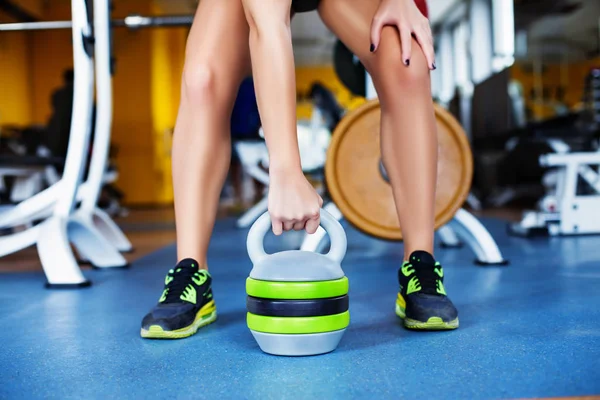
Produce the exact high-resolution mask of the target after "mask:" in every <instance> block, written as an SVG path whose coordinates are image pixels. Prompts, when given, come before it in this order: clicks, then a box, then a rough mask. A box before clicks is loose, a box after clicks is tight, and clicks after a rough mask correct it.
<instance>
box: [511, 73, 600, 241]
mask: <svg viewBox="0 0 600 400" xmlns="http://www.w3.org/2000/svg"><path fill="white" fill-rule="evenodd" d="M585 92H586V96H585V97H586V98H585V100H586V101H585V103H586V105H587V111H586V112H584V113H583V114H582V125H583V129H585V130H587V131H588V132H590V133H591V135H590V136H591V137H592V140H591V143H590V147H591V151H578V152H571V148H570V147H569V146H568V144H566V143H564V142H562V141H559V140H554V141H553V142H552V143H554V144H553V150H554V152H553V153H549V154H544V155H541V156H540V157H539V163H540V166H542V167H544V168H550V170H549V171H548V172H547V173H546V174H545V175H544V178H543V181H544V184H545V187H546V189H547V193H546V195H545V196H544V197H542V199H541V200H540V201H539V202H538V207H537V210H530V211H526V212H525V213H524V214H523V218H522V219H521V221H520V222H518V223H513V224H509V225H508V231H509V233H511V234H513V235H516V236H524V237H530V236H536V235H550V236H562V235H585V234H600V212H599V211H598V210H600V147H599V146H598V133H599V132H600V129H599V128H600V69H598V68H594V69H592V70H591V71H590V74H589V75H588V78H587V80H586V91H585Z"/></svg>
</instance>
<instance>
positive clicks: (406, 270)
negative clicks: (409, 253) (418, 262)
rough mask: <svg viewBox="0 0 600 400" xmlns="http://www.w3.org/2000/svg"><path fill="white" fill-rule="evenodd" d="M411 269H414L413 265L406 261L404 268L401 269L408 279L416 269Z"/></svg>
mask: <svg viewBox="0 0 600 400" xmlns="http://www.w3.org/2000/svg"><path fill="white" fill-rule="evenodd" d="M411 268H412V264H411V263H409V262H408V261H405V262H404V263H403V264H402V268H401V269H402V274H403V275H404V276H406V277H407V278H408V277H409V276H410V275H411V274H412V273H413V272H415V270H414V268H412V269H411Z"/></svg>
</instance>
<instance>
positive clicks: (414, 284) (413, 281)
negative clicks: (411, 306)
mask: <svg viewBox="0 0 600 400" xmlns="http://www.w3.org/2000/svg"><path fill="white" fill-rule="evenodd" d="M420 290H421V283H420V282H419V279H417V277H416V276H413V277H412V278H410V281H408V287H407V288H406V294H407V295H408V294H411V293H414V292H418V291H420Z"/></svg>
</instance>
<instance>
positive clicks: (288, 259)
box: [246, 210, 350, 356]
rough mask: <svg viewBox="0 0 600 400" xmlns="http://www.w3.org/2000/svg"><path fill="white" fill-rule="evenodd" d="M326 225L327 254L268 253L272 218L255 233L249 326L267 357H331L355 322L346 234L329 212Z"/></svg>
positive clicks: (251, 247)
mask: <svg viewBox="0 0 600 400" xmlns="http://www.w3.org/2000/svg"><path fill="white" fill-rule="evenodd" d="M321 224H322V225H323V227H324V228H325V230H326V232H328V233H329V237H330V238H331V247H330V250H329V252H328V253H327V254H325V255H323V254H318V253H314V252H307V251H301V250H288V251H282V252H279V253H274V254H267V253H266V252H265V250H264V247H263V239H264V237H265V235H266V233H267V232H268V231H269V229H270V228H271V219H270V217H269V214H268V213H264V214H263V215H262V216H261V217H260V218H258V220H256V222H255V223H254V224H253V225H252V227H251V228H250V231H249V233H248V240H247V247H248V255H249V256H250V259H251V260H252V264H253V267H252V271H251V272H250V277H249V278H248V279H247V280H246V293H247V295H248V298H247V301H246V305H247V310H248V314H247V324H248V328H249V329H250V332H252V335H253V336H254V338H255V339H256V341H257V343H258V345H259V346H260V348H261V350H262V351H264V352H265V353H268V354H274V355H281V356H307V355H317V354H323V353H329V352H331V351H333V350H335V349H336V347H337V346H338V344H339V342H340V340H341V339H342V336H343V335H344V332H345V331H346V328H347V327H348V324H349V323H350V312H349V300H348V278H347V277H346V276H345V275H344V271H343V270H342V268H341V265H340V264H341V262H342V260H343V258H344V255H345V254H346V234H345V232H344V229H343V228H342V226H341V225H340V223H339V222H338V221H337V220H336V219H335V218H333V217H332V216H331V215H330V214H329V213H327V211H325V210H321Z"/></svg>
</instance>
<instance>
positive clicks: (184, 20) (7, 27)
mask: <svg viewBox="0 0 600 400" xmlns="http://www.w3.org/2000/svg"><path fill="white" fill-rule="evenodd" d="M193 21H194V16H193V15H185V14H184V15H162V16H158V17H146V16H143V15H137V14H134V15H129V16H127V17H125V18H124V19H112V20H111V21H110V23H111V26H112V27H122V28H129V29H139V28H154V27H177V26H190V25H191V24H192V22H193ZM72 26H73V23H72V21H40V22H14V23H7V24H0V32H2V31H39V30H53V29H71V27H72Z"/></svg>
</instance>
